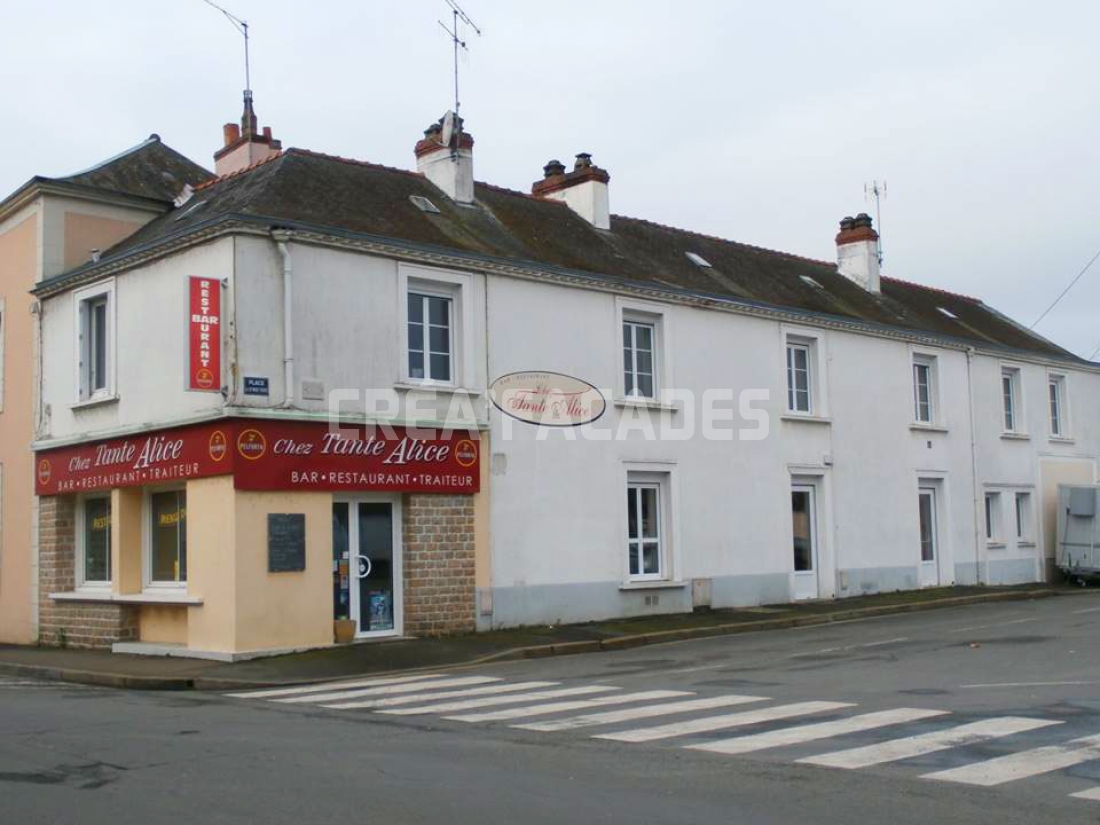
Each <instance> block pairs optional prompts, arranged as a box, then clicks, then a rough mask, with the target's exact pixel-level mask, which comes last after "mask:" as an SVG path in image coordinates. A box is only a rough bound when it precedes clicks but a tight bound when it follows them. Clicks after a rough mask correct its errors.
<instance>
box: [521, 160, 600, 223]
mask: <svg viewBox="0 0 1100 825" xmlns="http://www.w3.org/2000/svg"><path fill="white" fill-rule="evenodd" d="M542 173H543V179H542V180H539V181H535V182H534V183H533V184H531V194H532V195H535V196H536V197H540V198H550V199H551V200H558V201H564V202H565V204H566V206H568V207H569V208H570V209H572V210H573V211H574V212H576V213H577V214H578V215H580V216H581V217H582V218H584V219H585V220H586V221H588V222H589V223H590V224H592V225H593V226H594V227H596V228H597V229H610V228H611V207H610V204H609V200H608V192H607V184H608V181H610V180H611V176H610V175H609V174H607V171H606V170H605V169H601V168H600V167H598V166H596V165H595V164H594V163H592V155H590V154H589V153H588V152H580V153H579V154H578V155H577V159H576V162H575V163H574V164H573V171H571V172H569V173H566V171H565V164H563V163H562V162H561V161H559V160H552V161H550V162H549V163H548V164H546V165H545V166H544V167H542Z"/></svg>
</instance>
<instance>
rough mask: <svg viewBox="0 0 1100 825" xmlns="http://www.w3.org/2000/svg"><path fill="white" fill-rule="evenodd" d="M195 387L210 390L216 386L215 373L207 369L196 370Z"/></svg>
mask: <svg viewBox="0 0 1100 825" xmlns="http://www.w3.org/2000/svg"><path fill="white" fill-rule="evenodd" d="M195 386H197V387H201V388H202V389H204V390H208V389H210V388H211V387H213V386H214V373H213V372H211V371H210V370H209V369H207V368H206V367H199V368H198V369H197V370H195Z"/></svg>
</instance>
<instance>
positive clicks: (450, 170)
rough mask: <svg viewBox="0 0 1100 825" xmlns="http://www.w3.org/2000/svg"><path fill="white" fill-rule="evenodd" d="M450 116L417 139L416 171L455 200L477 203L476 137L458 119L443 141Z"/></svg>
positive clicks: (433, 125)
mask: <svg viewBox="0 0 1100 825" xmlns="http://www.w3.org/2000/svg"><path fill="white" fill-rule="evenodd" d="M445 119H446V115H445V116H444V117H441V118H440V119H439V120H438V121H436V122H435V123H433V124H432V125H431V126H429V127H428V128H427V129H425V130H424V137H423V138H421V139H420V140H418V141H417V142H416V148H415V150H414V151H415V152H416V171H417V172H419V173H420V174H422V175H423V176H424V177H426V178H427V179H428V180H430V181H431V182H432V183H434V184H435V185H436V186H438V187H439V188H440V189H441V190H443V194H445V195H446V196H447V197H448V198H450V199H451V200H453V201H454V202H455V203H473V202H474V136H473V135H471V134H470V133H469V132H465V131H463V130H462V118H460V117H456V118H454V122H453V128H452V130H451V134H450V135H449V136H448V137H449V139H448V140H447V141H446V142H444V140H443V137H444V135H443V122H444V120H445Z"/></svg>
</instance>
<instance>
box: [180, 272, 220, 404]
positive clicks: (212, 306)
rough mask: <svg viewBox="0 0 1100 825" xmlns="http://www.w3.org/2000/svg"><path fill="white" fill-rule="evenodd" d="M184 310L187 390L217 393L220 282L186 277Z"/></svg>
mask: <svg viewBox="0 0 1100 825" xmlns="http://www.w3.org/2000/svg"><path fill="white" fill-rule="evenodd" d="M187 309H188V312H187V352H188V368H187V389H188V390H190V391H193V392H221V388H222V332H221V314H222V286H221V281H219V280H218V279H217V278H190V279H189V285H188V307H187Z"/></svg>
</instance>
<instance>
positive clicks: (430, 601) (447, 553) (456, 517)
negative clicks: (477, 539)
mask: <svg viewBox="0 0 1100 825" xmlns="http://www.w3.org/2000/svg"><path fill="white" fill-rule="evenodd" d="M402 509H403V513H402V516H403V520H404V527H403V530H404V544H405V556H404V583H405V633H406V634H408V635H410V636H446V635H453V634H456V633H470V632H473V631H474V630H475V627H476V620H477V616H476V612H477V607H476V603H475V583H474V565H475V559H474V498H473V496H461V495H458V496H441V495H430V494H420V493H410V494H407V495H405V496H404V500H403V504H402Z"/></svg>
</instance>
